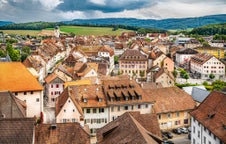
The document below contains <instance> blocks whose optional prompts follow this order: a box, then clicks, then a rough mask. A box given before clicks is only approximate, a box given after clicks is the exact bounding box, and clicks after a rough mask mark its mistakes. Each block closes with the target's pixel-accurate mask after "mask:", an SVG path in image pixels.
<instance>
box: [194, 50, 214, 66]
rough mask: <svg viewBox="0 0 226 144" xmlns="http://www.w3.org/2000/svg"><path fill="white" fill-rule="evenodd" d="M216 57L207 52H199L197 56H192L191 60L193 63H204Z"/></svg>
mask: <svg viewBox="0 0 226 144" xmlns="http://www.w3.org/2000/svg"><path fill="white" fill-rule="evenodd" d="M212 57H214V56H213V55H210V54H207V53H198V54H196V55H195V56H193V57H191V60H190V62H191V63H197V64H201V65H202V64H204V63H205V62H207V61H208V60H209V59H211V58H212Z"/></svg>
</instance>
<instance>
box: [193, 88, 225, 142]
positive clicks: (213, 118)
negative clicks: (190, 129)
mask: <svg viewBox="0 0 226 144" xmlns="http://www.w3.org/2000/svg"><path fill="white" fill-rule="evenodd" d="M190 114H191V116H193V117H194V118H195V119H196V120H197V121H199V122H200V123H201V124H202V125H203V126H204V127H206V128H207V129H208V130H210V131H211V132H212V133H213V134H214V135H215V136H217V137H218V138H219V139H220V140H221V141H223V143H226V94H225V93H223V92H218V91H213V92H211V93H210V94H209V96H207V98H206V99H205V100H204V101H203V102H202V103H201V104H200V105H199V106H198V107H197V108H196V109H194V110H193V111H192V112H191V113H190Z"/></svg>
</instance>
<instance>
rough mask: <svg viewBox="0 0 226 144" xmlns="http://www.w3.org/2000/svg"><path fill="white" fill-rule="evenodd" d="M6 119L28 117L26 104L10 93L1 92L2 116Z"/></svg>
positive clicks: (0, 110)
mask: <svg viewBox="0 0 226 144" xmlns="http://www.w3.org/2000/svg"><path fill="white" fill-rule="evenodd" d="M1 114H4V115H5V118H24V117H26V103H25V102H24V101H21V100H20V99H18V98H17V97H16V96H15V95H13V94H12V93H11V92H9V91H5V92H0V115H1Z"/></svg>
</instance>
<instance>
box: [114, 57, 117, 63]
mask: <svg viewBox="0 0 226 144" xmlns="http://www.w3.org/2000/svg"><path fill="white" fill-rule="evenodd" d="M114 63H115V64H118V56H114Z"/></svg>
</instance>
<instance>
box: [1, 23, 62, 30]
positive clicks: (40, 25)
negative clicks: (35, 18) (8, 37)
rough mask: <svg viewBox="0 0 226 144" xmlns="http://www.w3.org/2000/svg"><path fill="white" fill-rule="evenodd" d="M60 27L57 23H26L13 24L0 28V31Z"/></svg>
mask: <svg viewBox="0 0 226 144" xmlns="http://www.w3.org/2000/svg"><path fill="white" fill-rule="evenodd" d="M56 25H60V23H57V22H28V23H13V24H8V25H4V26H0V30H42V29H46V28H54V27H55V26H56Z"/></svg>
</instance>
